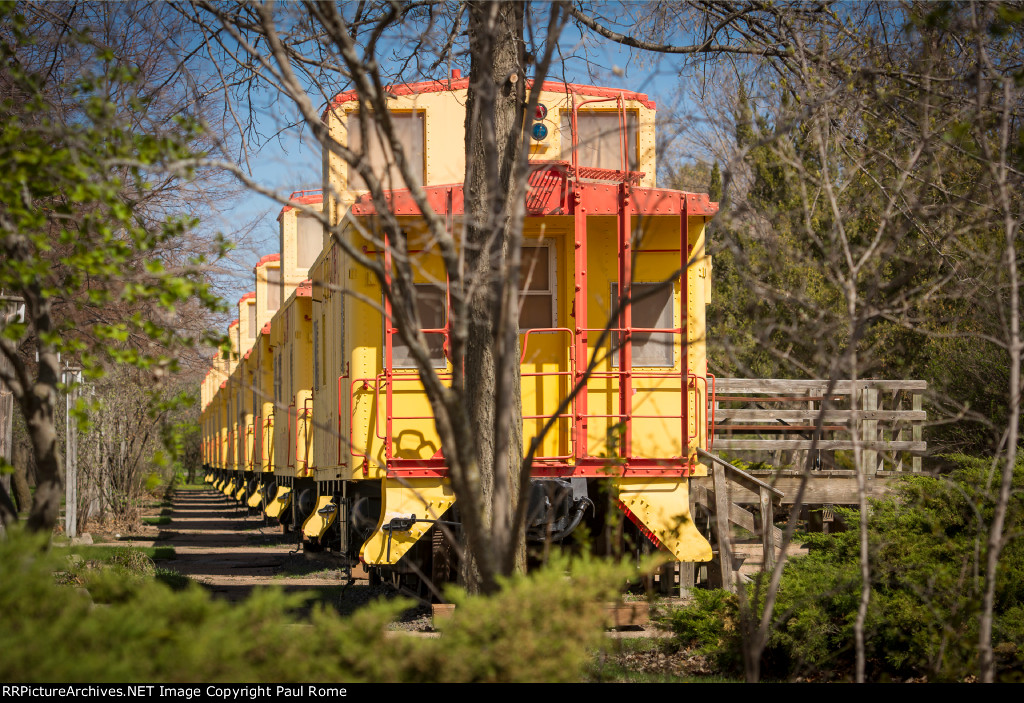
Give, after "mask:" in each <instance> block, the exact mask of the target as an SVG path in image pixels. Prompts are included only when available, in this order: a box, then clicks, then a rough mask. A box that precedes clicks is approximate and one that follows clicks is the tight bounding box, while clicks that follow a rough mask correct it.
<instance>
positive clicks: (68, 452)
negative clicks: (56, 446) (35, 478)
mask: <svg viewBox="0 0 1024 703" xmlns="http://www.w3.org/2000/svg"><path fill="white" fill-rule="evenodd" d="M81 381H82V369H81V368H80V367H78V366H71V365H70V364H68V365H67V366H65V367H64V385H65V386H66V387H67V393H66V394H65V396H64V397H65V398H66V401H67V404H66V408H65V424H64V427H65V433H64V467H65V470H64V473H65V478H64V533H65V534H66V535H67V536H68V539H72V538H74V537H77V536H78V420H77V419H76V418H75V416H74V413H72V409H73V408H74V407H75V405H76V403H77V401H78V386H79V384H80V383H81Z"/></svg>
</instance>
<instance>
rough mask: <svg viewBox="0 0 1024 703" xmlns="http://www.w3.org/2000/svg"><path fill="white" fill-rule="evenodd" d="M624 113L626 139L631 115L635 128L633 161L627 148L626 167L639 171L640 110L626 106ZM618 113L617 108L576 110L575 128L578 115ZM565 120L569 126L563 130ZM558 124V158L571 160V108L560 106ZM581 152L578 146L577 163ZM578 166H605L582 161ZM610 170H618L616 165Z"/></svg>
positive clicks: (616, 114)
mask: <svg viewBox="0 0 1024 703" xmlns="http://www.w3.org/2000/svg"><path fill="white" fill-rule="evenodd" d="M625 113H626V136H627V139H628V137H629V120H630V118H631V117H632V118H633V119H634V120H635V123H634V124H635V130H634V133H633V140H632V144H631V145H630V146H632V148H633V163H630V160H629V153H628V149H627V154H626V168H627V169H629V170H630V171H639V170H640V110H639V109H637V108H635V107H634V108H626V109H625ZM618 114H619V110H618V109H617V108H595V109H583V110H577V111H576V119H577V128H578V127H579V119H580V117H583V116H595V115H614V116H616V117H617V116H618ZM566 120H567V121H568V122H567V124H568V126H569V129H567V130H563V129H562V124H563V121H566ZM558 125H559V138H560V139H561V142H560V145H561V147H560V149H559V151H560V154H559V158H560V159H562V160H563V161H570V162H571V161H572V108H562V109H561V110H560V111H559V122H558ZM583 153H584V151H583V149H582V148H580V149H579V150H578V151H577V157H576V158H577V163H579V162H580V158H579V157H580V156H581V155H582V154H583ZM579 166H580V168H605V167H603V166H590V165H585V164H582V163H579ZM611 170H613V171H617V170H618V165H616V167H615V168H613V169H611ZM584 180H588V181H589V180H594V179H589V178H588V179H584Z"/></svg>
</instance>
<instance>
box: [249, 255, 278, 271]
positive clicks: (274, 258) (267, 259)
mask: <svg viewBox="0 0 1024 703" xmlns="http://www.w3.org/2000/svg"><path fill="white" fill-rule="evenodd" d="M280 260H281V255H280V254H267V255H266V256H264V257H263V258H262V259H260V260H259V261H257V262H256V265H255V266H253V267H252V268H253V270H256V269H258V268H259V267H260V266H263V265H264V264H269V263H271V262H272V261H280Z"/></svg>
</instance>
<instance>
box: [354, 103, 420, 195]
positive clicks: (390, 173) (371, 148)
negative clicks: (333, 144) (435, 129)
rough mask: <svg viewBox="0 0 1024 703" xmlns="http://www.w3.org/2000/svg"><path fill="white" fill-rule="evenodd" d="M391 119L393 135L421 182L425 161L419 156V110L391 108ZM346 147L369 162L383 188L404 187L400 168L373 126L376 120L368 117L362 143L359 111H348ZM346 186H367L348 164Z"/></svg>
mask: <svg viewBox="0 0 1024 703" xmlns="http://www.w3.org/2000/svg"><path fill="white" fill-rule="evenodd" d="M391 123H392V125H394V129H395V137H396V138H397V139H398V142H399V143H400V144H401V145H402V150H403V151H404V152H405V158H406V161H408V163H409V168H410V169H411V170H412V173H413V175H414V177H416V179H417V180H418V181H419V182H420V183H422V182H423V180H424V178H423V172H424V170H425V162H424V160H423V153H424V150H423V143H424V134H423V130H424V127H423V125H424V122H423V113H422V112H392V113H391ZM347 127H348V148H349V149H351V150H352V151H354V152H356V153H357V154H362V155H363V157H364V158H365V159H366V160H367V162H368V163H369V165H370V169H371V170H372V171H373V173H374V175H376V176H377V178H378V179H380V182H381V186H382V187H383V188H384V190H394V189H401V188H408V186H407V185H406V183H405V180H404V179H403V178H402V172H401V171H400V170H399V168H398V165H397V164H396V163H395V159H394V157H393V156H392V153H391V147H390V145H389V144H387V143H386V139H384V136H383V134H382V133H381V132H380V131H379V130H378V128H377V127H376V123H375V122H374V121H373V120H370V125H369V127H370V130H371V131H370V132H369V133H368V134H367V135H366V136H367V139H366V144H365V146H364V140H363V130H362V129H361V128H360V125H359V113H358V112H352V113H349V115H348V124H347ZM349 188H351V189H352V190H368V188H367V187H366V183H365V182H364V181H363V178H362V176H360V175H359V173H358V172H357V171H356V170H355V169H354V168H351V167H350V168H349Z"/></svg>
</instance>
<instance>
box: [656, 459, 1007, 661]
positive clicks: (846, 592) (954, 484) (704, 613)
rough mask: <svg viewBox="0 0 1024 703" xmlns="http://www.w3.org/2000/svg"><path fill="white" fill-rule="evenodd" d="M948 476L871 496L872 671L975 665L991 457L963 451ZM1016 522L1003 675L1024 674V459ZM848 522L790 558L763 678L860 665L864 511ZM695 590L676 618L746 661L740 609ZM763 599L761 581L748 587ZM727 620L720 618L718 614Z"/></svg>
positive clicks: (1002, 620) (1003, 581) (1002, 601)
mask: <svg viewBox="0 0 1024 703" xmlns="http://www.w3.org/2000/svg"><path fill="white" fill-rule="evenodd" d="M951 459H952V461H953V462H954V463H955V465H956V467H957V468H956V469H955V470H954V471H952V472H951V473H949V474H948V475H946V476H942V477H929V476H910V477H906V478H903V479H901V480H900V481H899V482H898V483H897V485H896V486H895V487H894V489H893V490H892V492H891V493H890V495H888V496H886V497H885V498H883V499H881V500H877V501H874V502H873V503H872V510H871V514H870V516H869V518H868V531H869V562H870V565H871V601H870V605H869V608H868V616H867V620H866V623H865V641H866V652H865V654H866V658H867V664H868V671H867V673H868V676H869V677H870V678H873V679H875V680H888V679H897V678H899V679H902V678H907V677H910V676H927V677H928V679H929V680H932V681H943V680H962V679H963V678H964V677H966V676H969V675H971V674H975V675H976V674H977V669H978V666H977V664H978V662H977V642H978V622H979V616H980V613H981V601H982V593H983V589H984V564H985V551H986V547H987V532H988V525H989V524H990V523H991V519H992V514H993V510H994V497H995V494H996V491H997V490H998V475H996V476H995V478H993V476H992V474H991V470H992V464H991V462H990V461H988V460H982V459H973V458H970V457H966V456H962V455H957V456H954V457H951ZM1014 486H1015V491H1014V495H1013V498H1012V503H1011V505H1010V506H1009V513H1008V516H1007V523H1006V534H1008V535H1009V536H1010V537H1011V539H1010V540H1009V542H1008V544H1007V545H1006V547H1005V549H1004V550H1003V553H1002V556H1001V559H1000V567H999V573H998V577H997V582H996V607H995V614H994V634H993V645H994V646H995V648H996V652H997V662H998V666H999V668H1000V675H1001V676H1002V677H1003V678H1004V679H1014V678H1019V677H1021V675H1022V672H1024V654H1022V653H1024V542H1022V540H1021V539H1020V538H1019V535H1020V534H1021V533H1022V531H1024V461H1022V462H1021V463H1020V464H1018V467H1017V470H1016V473H1015V476H1014ZM839 512H840V513H841V516H842V518H843V520H844V521H845V522H846V524H848V525H849V530H848V531H846V532H840V533H836V534H830V535H824V534H811V535H807V537H806V542H805V543H806V544H807V545H808V546H809V547H810V548H811V551H810V553H809V554H808V555H806V556H804V557H799V558H794V559H791V560H790V561H789V562H788V563H787V566H786V570H785V572H784V574H783V578H782V582H781V585H780V589H779V593H778V599H777V602H776V605H775V610H774V622H773V627H772V630H771V632H770V636H769V642H768V647H767V649H766V651H765V657H764V660H763V662H762V672H763V673H764V675H765V676H769V677H779V678H792V677H795V676H813V677H817V678H826V679H827V678H846V677H849V676H850V673H851V672H852V670H853V665H854V658H855V653H854V649H853V641H854V637H853V625H854V621H855V618H856V613H857V608H858V604H859V602H860V584H861V579H860V565H859V556H860V542H859V540H860V537H859V524H860V519H861V516H860V514H859V512H858V511H855V510H840V511H839ZM715 593H717V592H712V594H713V595H705V594H701V593H700V592H696V600H695V602H694V604H692V605H691V606H689V607H688V608H685V609H684V610H683V611H681V612H680V613H678V614H674V615H672V617H671V622H672V626H673V628H674V631H675V632H676V634H677V637H679V638H680V639H681V640H682V641H684V642H690V641H692V642H695V643H697V644H699V646H701V647H702V648H704V649H705V650H706V651H708V652H709V653H714V654H715V656H716V658H717V659H719V661H721V662H723V664H726V665H728V664H731V663H734V662H738V661H739V660H740V653H741V649H740V645H741V643H740V639H739V637H737V636H733V637H726V636H724V635H725V633H726V632H727V630H726V629H725V623H730V622H733V621H734V620H735V618H736V611H737V608H736V604H735V603H734V602H733V601H732V600H730V598H728V597H727V596H725V595H721V594H718V595H714V594H715ZM748 593H750V594H751V596H753V588H749V589H748ZM716 616H717V618H718V619H720V620H721V621H722V623H723V624H722V625H721V626H720V627H716V625H715V618H716Z"/></svg>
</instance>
